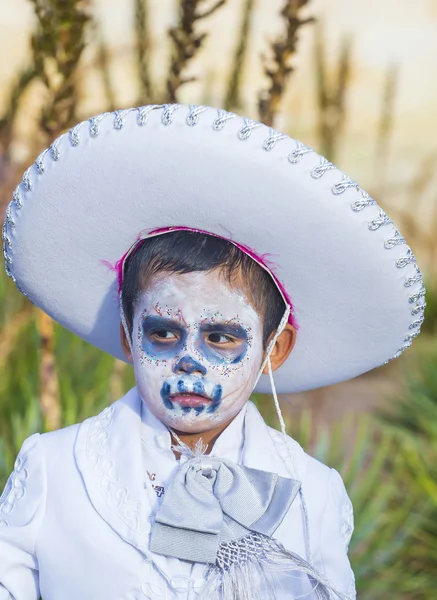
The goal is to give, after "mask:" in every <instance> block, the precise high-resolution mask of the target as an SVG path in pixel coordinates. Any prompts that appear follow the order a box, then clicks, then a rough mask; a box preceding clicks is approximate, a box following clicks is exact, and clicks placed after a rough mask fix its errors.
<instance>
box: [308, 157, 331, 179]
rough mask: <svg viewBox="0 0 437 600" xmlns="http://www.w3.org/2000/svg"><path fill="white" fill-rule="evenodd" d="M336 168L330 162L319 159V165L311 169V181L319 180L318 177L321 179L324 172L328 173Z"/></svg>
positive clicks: (322, 158)
mask: <svg viewBox="0 0 437 600" xmlns="http://www.w3.org/2000/svg"><path fill="white" fill-rule="evenodd" d="M336 168H337V167H336V166H335V165H334V164H333V163H332V162H330V161H329V160H327V159H326V158H324V157H323V156H322V157H321V158H320V163H319V164H318V165H317V167H314V168H313V169H311V171H310V175H311V177H312V178H313V179H320V177H323V175H324V174H325V173H326V171H330V170H331V169H336Z"/></svg>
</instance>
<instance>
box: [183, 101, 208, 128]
mask: <svg viewBox="0 0 437 600" xmlns="http://www.w3.org/2000/svg"><path fill="white" fill-rule="evenodd" d="M208 108H209V106H197V105H196V104H190V106H189V109H190V112H189V113H188V116H187V118H186V119H185V122H186V124H187V125H189V126H190V127H194V126H195V125H197V123H198V122H199V116H200V115H201V114H202V113H203V112H205V111H206V110H208Z"/></svg>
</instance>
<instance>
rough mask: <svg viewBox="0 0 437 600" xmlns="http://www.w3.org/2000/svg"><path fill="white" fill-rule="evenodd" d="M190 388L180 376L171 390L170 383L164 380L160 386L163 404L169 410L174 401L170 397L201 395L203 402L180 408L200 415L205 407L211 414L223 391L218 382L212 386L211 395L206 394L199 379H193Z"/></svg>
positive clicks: (217, 404)
mask: <svg viewBox="0 0 437 600" xmlns="http://www.w3.org/2000/svg"><path fill="white" fill-rule="evenodd" d="M190 388H192V389H189V387H188V386H187V385H186V382H185V381H184V379H183V378H181V379H179V380H178V381H177V384H176V390H175V391H173V392H172V389H171V385H170V384H169V383H168V382H167V381H164V383H163V384H162V387H161V398H162V401H163V402H164V406H165V407H166V408H168V409H169V410H174V408H175V402H173V401H172V397H174V396H178V395H186V396H201V397H204V398H205V404H201V405H199V406H182V410H183V411H184V412H186V413H189V412H191V411H194V412H195V413H196V414H197V415H200V414H201V413H202V412H203V411H204V410H205V409H206V412H207V413H209V414H211V413H213V412H215V411H216V410H217V408H218V407H219V406H220V404H221V401H222V392H223V390H222V386H221V385H220V384H217V385H215V386H214V390H213V392H212V394H211V396H208V395H207V394H206V392H205V386H204V384H203V382H202V380H201V379H199V380H197V381H195V382H194V384H193V385H192V386H190Z"/></svg>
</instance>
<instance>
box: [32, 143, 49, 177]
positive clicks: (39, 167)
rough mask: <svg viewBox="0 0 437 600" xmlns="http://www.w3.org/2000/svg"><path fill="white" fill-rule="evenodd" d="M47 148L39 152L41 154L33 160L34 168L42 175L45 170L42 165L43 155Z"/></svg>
mask: <svg viewBox="0 0 437 600" xmlns="http://www.w3.org/2000/svg"><path fill="white" fill-rule="evenodd" d="M48 151H49V150H48V148H46V149H45V150H43V151H42V152H41V154H40V155H39V156H38V158H37V159H36V161H35V167H36V170H37V171H38V175H42V174H43V173H44V171H45V167H44V157H45V155H46V154H47V152H48Z"/></svg>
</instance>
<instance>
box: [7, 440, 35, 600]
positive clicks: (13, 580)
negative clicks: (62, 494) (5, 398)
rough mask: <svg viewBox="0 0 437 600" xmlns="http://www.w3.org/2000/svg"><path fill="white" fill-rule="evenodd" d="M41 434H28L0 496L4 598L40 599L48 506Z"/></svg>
mask: <svg viewBox="0 0 437 600" xmlns="http://www.w3.org/2000/svg"><path fill="white" fill-rule="evenodd" d="M43 470H44V465H43V460H42V457H41V449H40V434H39V433H35V434H33V435H31V436H30V437H28V438H27V439H26V440H25V441H24V443H23V445H22V447H21V450H20V452H19V454H18V457H17V460H16V461H15V466H14V470H13V471H12V473H11V475H10V477H9V479H8V481H7V483H6V487H5V489H4V491H3V494H2V495H1V497H0V600H38V598H39V596H40V590H39V577H38V562H37V558H36V556H35V544H36V538H37V535H38V531H39V528H40V524H41V520H42V517H43V512H44V507H45V495H46V490H45V476H44V472H43Z"/></svg>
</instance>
